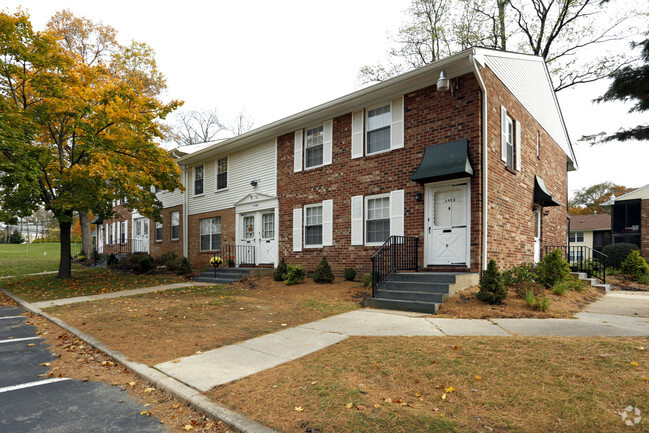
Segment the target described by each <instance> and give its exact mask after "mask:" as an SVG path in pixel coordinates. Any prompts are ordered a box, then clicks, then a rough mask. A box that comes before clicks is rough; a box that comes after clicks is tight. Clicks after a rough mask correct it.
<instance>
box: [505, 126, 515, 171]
mask: <svg viewBox="0 0 649 433" xmlns="http://www.w3.org/2000/svg"><path fill="white" fill-rule="evenodd" d="M505 152H506V153H505V164H507V167H509V168H514V122H513V121H512V118H511V117H509V116H508V115H505Z"/></svg>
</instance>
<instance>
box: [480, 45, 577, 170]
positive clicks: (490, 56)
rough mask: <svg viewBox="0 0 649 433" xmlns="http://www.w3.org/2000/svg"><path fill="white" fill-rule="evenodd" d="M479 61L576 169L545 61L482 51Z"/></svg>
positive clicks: (523, 55) (513, 54) (499, 52)
mask: <svg viewBox="0 0 649 433" xmlns="http://www.w3.org/2000/svg"><path fill="white" fill-rule="evenodd" d="M476 58H477V59H479V61H481V63H484V64H486V65H487V66H489V68H490V69H491V70H492V71H493V72H494V73H495V74H496V76H497V77H498V78H499V79H500V80H501V81H502V82H503V84H504V85H505V86H506V87H507V88H508V89H509V91H510V92H512V94H513V95H514V96H515V97H516V99H518V100H519V101H520V102H521V104H523V106H524V107H525V108H526V109H527V111H529V112H530V114H531V115H532V116H533V117H534V118H535V119H536V120H537V121H538V122H539V124H540V125H541V126H542V127H543V129H545V131H546V132H547V133H548V134H549V135H550V137H552V138H553V139H554V141H556V142H557V144H558V145H559V146H560V147H561V149H563V151H564V152H565V153H566V155H567V156H568V158H570V161H571V162H572V168H573V169H576V168H577V160H576V159H575V154H574V152H573V150H572V145H571V143H570V137H569V136H568V130H567V129H566V125H565V123H564V121H563V115H562V114H561V109H560V107H559V102H558V101H557V98H556V94H555V92H554V87H553V85H552V80H551V79H550V74H549V72H548V68H547V66H546V64H545V61H544V60H543V58H542V57H538V56H531V55H527V54H516V53H508V52H504V51H493V50H479V51H478V54H477V55H476Z"/></svg>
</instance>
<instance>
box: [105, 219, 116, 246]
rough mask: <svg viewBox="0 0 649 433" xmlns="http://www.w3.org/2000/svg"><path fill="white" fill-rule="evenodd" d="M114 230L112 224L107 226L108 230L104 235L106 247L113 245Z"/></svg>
mask: <svg viewBox="0 0 649 433" xmlns="http://www.w3.org/2000/svg"><path fill="white" fill-rule="evenodd" d="M114 230H115V229H114V228H113V224H108V229H107V230H106V234H107V235H108V245H113V236H114V234H113V231H114Z"/></svg>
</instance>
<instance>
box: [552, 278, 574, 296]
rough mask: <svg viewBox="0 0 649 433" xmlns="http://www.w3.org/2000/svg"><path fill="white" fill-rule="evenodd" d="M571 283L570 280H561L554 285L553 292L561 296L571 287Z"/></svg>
mask: <svg viewBox="0 0 649 433" xmlns="http://www.w3.org/2000/svg"><path fill="white" fill-rule="evenodd" d="M569 284H570V283H569V281H568V280H564V281H559V282H558V283H556V284H555V285H554V286H552V293H554V294H555V295H559V296H563V295H565V294H566V292H567V291H568V289H570V286H569Z"/></svg>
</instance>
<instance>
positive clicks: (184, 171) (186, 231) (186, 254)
mask: <svg viewBox="0 0 649 433" xmlns="http://www.w3.org/2000/svg"><path fill="white" fill-rule="evenodd" d="M181 170H182V174H183V178H184V179H183V180H184V182H183V184H184V185H185V192H184V193H183V257H187V258H189V238H188V236H189V227H187V224H188V221H189V217H188V215H187V213H188V208H189V179H188V175H187V173H188V172H187V166H186V165H183V166H181Z"/></svg>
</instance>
